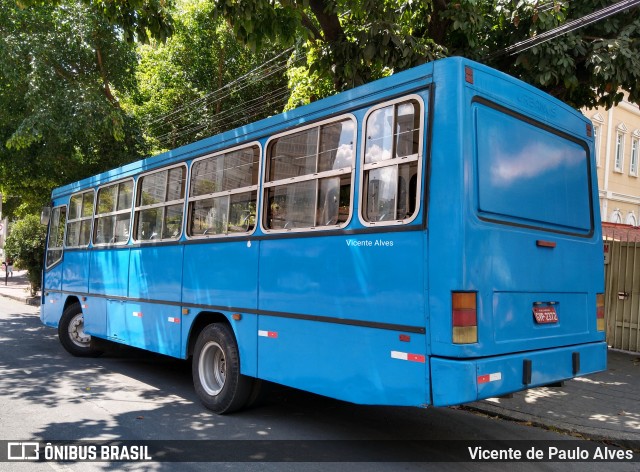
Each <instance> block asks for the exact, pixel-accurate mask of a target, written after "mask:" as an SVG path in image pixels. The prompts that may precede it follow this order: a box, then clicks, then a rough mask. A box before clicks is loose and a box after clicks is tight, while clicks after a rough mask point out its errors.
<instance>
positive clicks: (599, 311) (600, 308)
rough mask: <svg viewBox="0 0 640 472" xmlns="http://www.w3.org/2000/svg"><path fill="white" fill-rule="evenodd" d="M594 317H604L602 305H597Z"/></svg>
mask: <svg viewBox="0 0 640 472" xmlns="http://www.w3.org/2000/svg"><path fill="white" fill-rule="evenodd" d="M596 318H604V307H603V306H599V307H598V308H596Z"/></svg>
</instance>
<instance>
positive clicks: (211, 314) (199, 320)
mask: <svg viewBox="0 0 640 472" xmlns="http://www.w3.org/2000/svg"><path fill="white" fill-rule="evenodd" d="M214 323H225V324H227V325H228V326H229V327H230V328H231V331H233V334H234V336H236V339H237V334H236V332H235V329H234V327H233V325H232V324H231V322H230V321H229V318H227V317H226V316H225V315H224V314H222V313H220V312H215V311H201V312H200V313H198V315H197V316H196V319H195V321H194V322H193V323H191V328H190V329H189V338H188V342H187V358H189V357H192V356H193V351H194V348H195V346H196V341H197V340H198V336H199V335H200V333H201V332H202V330H203V329H205V328H206V327H207V326H209V325H210V324H214Z"/></svg>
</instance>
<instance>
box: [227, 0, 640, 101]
mask: <svg viewBox="0 0 640 472" xmlns="http://www.w3.org/2000/svg"><path fill="white" fill-rule="evenodd" d="M612 3H614V0H583V1H580V2H566V1H561V0H424V1H418V0H402V1H401V0H300V1H299V0H218V1H217V2H216V5H217V12H218V14H220V15H222V16H223V17H224V18H226V19H227V20H228V21H229V22H230V23H231V24H233V27H234V31H235V33H236V35H237V36H238V38H240V39H241V40H242V41H244V42H245V43H247V44H248V45H250V46H252V47H257V48H259V47H260V46H261V44H262V43H263V42H264V41H265V40H267V39H269V40H276V41H279V43H280V44H283V45H285V46H289V45H291V44H294V43H295V42H296V41H297V40H300V39H301V40H302V41H304V45H303V46H302V47H303V48H304V49H305V50H306V51H307V52H308V57H309V60H308V71H307V75H309V76H311V75H316V76H317V77H318V79H320V83H322V84H326V83H327V82H329V83H332V84H333V85H334V89H335V90H336V91H340V90H344V89H346V88H350V87H353V86H356V85H360V84H362V83H365V82H368V81H370V80H372V79H375V78H378V77H380V76H382V75H385V74H389V73H390V72H392V71H399V70H403V69H406V68H408V67H412V66H415V65H418V64H420V63H422V62H425V61H428V60H432V59H436V58H439V57H444V56H453V55H460V56H465V57H469V58H472V59H475V60H478V61H480V62H484V63H487V64H489V65H491V66H493V67H496V68H498V69H500V70H502V71H505V72H507V73H509V74H511V75H514V76H516V77H520V78H521V79H523V80H525V81H527V82H529V83H531V84H533V85H534V86H536V87H539V88H542V89H544V90H546V91H547V92H549V93H551V94H552V95H555V96H557V97H559V98H560V99H562V100H564V101H566V102H568V103H570V104H572V105H573V106H575V107H583V106H595V105H604V106H611V105H613V104H615V103H617V102H619V101H620V100H621V99H622V94H621V93H620V90H622V91H626V92H627V93H629V98H630V100H631V101H635V102H640V87H638V85H640V42H639V41H637V37H638V33H639V32H640V13H639V9H638V8H635V9H633V10H630V11H628V12H626V14H625V13H620V14H617V15H615V16H612V17H609V18H607V19H604V20H601V21H599V22H597V23H595V24H592V25H590V26H587V27H585V28H581V29H577V30H575V31H573V32H571V33H569V34H566V35H563V36H562V37H559V38H556V39H553V40H551V41H549V42H546V43H544V44H541V45H538V46H536V47H533V48H531V49H528V50H526V51H522V52H519V53H518V54H516V55H515V56H509V55H506V54H502V55H499V54H495V53H498V52H500V51H502V50H504V49H505V48H506V47H508V46H510V45H513V44H516V43H518V42H520V41H522V40H524V39H527V38H531V37H534V36H536V35H538V34H540V33H542V32H545V31H549V30H551V29H553V28H555V27H556V26H559V25H562V24H564V23H566V22H567V21H569V20H573V19H576V18H580V17H582V16H584V15H585V14H587V13H591V12H594V11H596V10H599V9H601V8H603V7H605V6H607V5H610V4H612ZM322 92H323V90H322V89H320V90H319V93H320V94H322Z"/></svg>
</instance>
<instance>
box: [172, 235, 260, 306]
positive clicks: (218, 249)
mask: <svg viewBox="0 0 640 472" xmlns="http://www.w3.org/2000/svg"><path fill="white" fill-rule="evenodd" d="M259 252H260V246H259V244H258V242H250V241H221V242H212V243H210V244H188V245H186V246H185V255H184V260H185V263H184V275H183V284H182V301H183V302H184V303H193V304H197V305H205V306H207V307H212V309H215V308H220V309H223V308H225V307H226V308H232V307H233V308H236V309H239V310H240V311H241V310H242V308H246V309H251V310H255V309H256V308H257V303H258V300H257V293H258V254H259Z"/></svg>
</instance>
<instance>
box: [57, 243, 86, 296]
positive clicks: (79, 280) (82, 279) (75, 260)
mask: <svg viewBox="0 0 640 472" xmlns="http://www.w3.org/2000/svg"><path fill="white" fill-rule="evenodd" d="M88 286H89V251H88V250H86V249H80V250H73V251H69V250H67V251H66V252H65V255H64V273H63V274H62V290H64V291H66V292H76V293H87V291H88Z"/></svg>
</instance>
